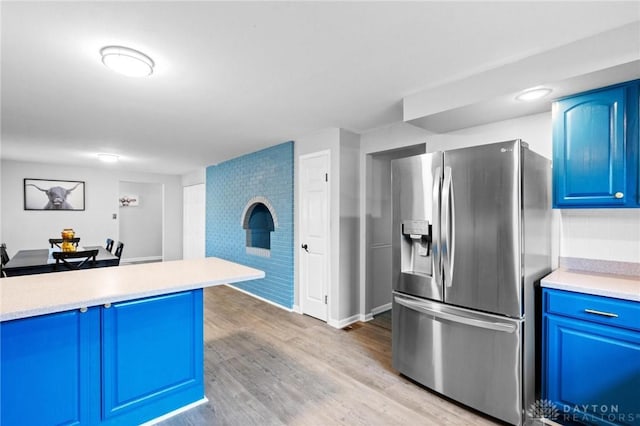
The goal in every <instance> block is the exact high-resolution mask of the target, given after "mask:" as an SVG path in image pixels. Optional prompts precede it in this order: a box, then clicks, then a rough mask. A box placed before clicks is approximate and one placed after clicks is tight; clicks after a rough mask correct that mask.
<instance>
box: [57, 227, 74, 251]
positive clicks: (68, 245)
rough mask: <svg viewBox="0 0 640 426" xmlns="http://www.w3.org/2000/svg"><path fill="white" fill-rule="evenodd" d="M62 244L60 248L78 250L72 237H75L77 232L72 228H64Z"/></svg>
mask: <svg viewBox="0 0 640 426" xmlns="http://www.w3.org/2000/svg"><path fill="white" fill-rule="evenodd" d="M61 234H62V244H61V245H60V248H61V249H62V251H76V245H75V244H74V243H73V241H72V239H73V237H75V235H76V233H75V231H74V230H73V229H72V228H65V229H63V230H62V233H61Z"/></svg>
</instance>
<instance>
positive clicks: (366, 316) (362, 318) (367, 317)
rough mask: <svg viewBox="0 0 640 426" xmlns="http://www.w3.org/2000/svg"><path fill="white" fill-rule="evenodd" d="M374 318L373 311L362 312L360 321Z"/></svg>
mask: <svg viewBox="0 0 640 426" xmlns="http://www.w3.org/2000/svg"><path fill="white" fill-rule="evenodd" d="M372 319H373V314H372V313H371V312H369V313H368V314H366V315H362V314H360V321H362V322H367V321H371V320H372Z"/></svg>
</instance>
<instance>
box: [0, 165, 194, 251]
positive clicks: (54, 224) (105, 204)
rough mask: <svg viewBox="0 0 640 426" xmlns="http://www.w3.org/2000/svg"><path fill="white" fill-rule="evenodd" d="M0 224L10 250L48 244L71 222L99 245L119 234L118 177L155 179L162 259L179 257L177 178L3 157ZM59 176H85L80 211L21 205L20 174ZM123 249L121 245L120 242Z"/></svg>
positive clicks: (89, 242)
mask: <svg viewBox="0 0 640 426" xmlns="http://www.w3.org/2000/svg"><path fill="white" fill-rule="evenodd" d="M1 170H2V175H1V176H2V179H1V182H0V190H1V198H2V210H0V228H1V229H2V231H1V235H2V240H3V242H6V243H7V246H8V251H9V254H10V255H12V254H13V253H15V252H16V251H17V250H20V249H32V248H39V247H41V248H44V247H47V246H48V244H47V240H48V239H49V238H52V237H57V236H59V235H60V231H62V229H64V228H70V227H71V228H73V229H74V230H75V231H76V234H77V235H78V236H79V237H80V238H81V244H85V245H102V244H104V241H105V239H106V238H107V237H110V238H113V239H114V240H115V239H117V237H118V219H115V220H114V219H112V215H113V214H114V213H119V211H118V210H119V209H118V195H119V182H120V181H129V182H147V183H160V184H163V185H164V188H165V195H164V196H165V205H164V227H163V231H164V241H165V243H164V251H165V252H164V259H165V260H174V259H181V258H182V184H181V177H180V176H177V175H162V174H153V173H136V172H125V171H121V170H119V169H118V168H117V165H116V167H103V168H97V167H94V168H89V167H86V168H84V167H76V166H62V165H53V164H44V163H32V162H23V161H12V160H3V161H2V167H1ZM24 178H39V179H62V180H80V181H84V182H85V190H86V199H85V207H86V210H85V211H56V212H52V211H25V210H24V209H23V179H24ZM125 250H126V248H125Z"/></svg>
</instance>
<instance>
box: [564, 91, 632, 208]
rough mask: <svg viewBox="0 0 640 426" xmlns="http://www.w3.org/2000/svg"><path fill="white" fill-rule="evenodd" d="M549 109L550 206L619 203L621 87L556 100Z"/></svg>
mask: <svg viewBox="0 0 640 426" xmlns="http://www.w3.org/2000/svg"><path fill="white" fill-rule="evenodd" d="M553 113H554V117H553V123H554V124H553V125H554V135H553V140H554V154H553V167H554V205H555V206H565V207H571V206H598V205H609V206H615V205H623V204H625V202H626V201H627V198H626V197H627V187H626V165H625V132H624V125H625V88H624V87H617V88H614V89H609V90H604V91H599V92H594V93H589V94H585V95H581V96H576V97H572V98H569V99H565V100H562V101H559V102H557V103H556V104H555V105H554V112H553ZM616 194H618V195H617V196H616ZM618 197H619V198H618Z"/></svg>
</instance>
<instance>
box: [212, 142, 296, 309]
mask: <svg viewBox="0 0 640 426" xmlns="http://www.w3.org/2000/svg"><path fill="white" fill-rule="evenodd" d="M206 185H207V204H206V206H207V207H206V208H207V212H206V220H207V223H206V255H207V256H215V257H219V258H222V259H226V260H230V261H232V262H238V263H241V264H243V265H247V266H251V267H254V268H258V269H261V270H263V271H265V274H266V275H265V278H263V279H260V280H253V281H247V282H243V283H237V284H234V285H235V286H237V287H239V288H241V289H243V290H245V291H248V292H250V293H253V294H255V295H257V296H260V297H262V298H265V299H267V300H270V301H272V302H274V303H277V304H279V305H282V306H284V307H286V308H292V307H293V142H286V143H283V144H280V145H276V146H273V147H271V148H267V149H263V150H261V151H257V152H254V153H251V154H247V155H244V156H242V157H238V158H234V159H232V160H229V161H225V162H224V163H220V164H218V165H217V166H210V167H207V182H206ZM256 196H263V197H266V198H267V199H268V200H269V201H270V202H271V207H272V208H273V211H274V213H275V216H276V217H274V222H275V223H276V228H275V230H274V231H273V232H271V251H270V254H269V257H266V256H260V255H256V254H248V253H247V252H246V242H247V234H246V230H245V229H243V227H242V221H243V217H242V214H243V211H244V209H245V207H246V206H247V203H249V202H250V200H251V199H252V198H254V197H256Z"/></svg>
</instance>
